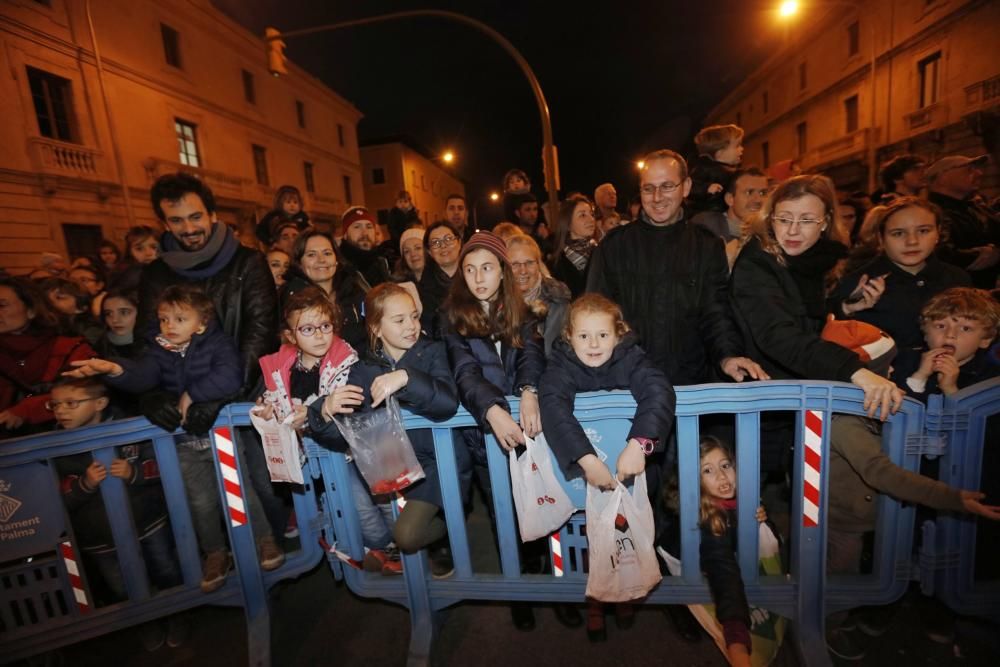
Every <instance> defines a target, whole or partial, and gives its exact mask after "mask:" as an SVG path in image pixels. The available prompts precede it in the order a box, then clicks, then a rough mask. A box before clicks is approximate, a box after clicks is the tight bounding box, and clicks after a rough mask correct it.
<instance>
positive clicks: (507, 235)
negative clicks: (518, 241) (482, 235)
mask: <svg viewBox="0 0 1000 667" xmlns="http://www.w3.org/2000/svg"><path fill="white" fill-rule="evenodd" d="M493 233H494V234H496V235H497V236H499V237H500V238H501V239H503V240H504V241H505V242H506V241H509V240H510V239H512V238H513V237H515V236H526V234H525V233H524V232H523V231H521V228H520V227H518V226H517V225H515V224H514V223H513V222H501V223H500V224H498V225H497V226H496V227H494V228H493Z"/></svg>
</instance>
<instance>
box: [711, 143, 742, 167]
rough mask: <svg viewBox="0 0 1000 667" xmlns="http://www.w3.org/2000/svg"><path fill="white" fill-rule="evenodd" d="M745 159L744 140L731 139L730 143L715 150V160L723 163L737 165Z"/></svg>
mask: <svg viewBox="0 0 1000 667" xmlns="http://www.w3.org/2000/svg"><path fill="white" fill-rule="evenodd" d="M742 159H743V142H742V141H741V140H736V141H730V142H729V144H728V145H727V146H726V147H725V148H723V149H721V150H717V151H715V161H716V162H721V163H722V164H728V165H737V164H739V163H740V161H741V160H742Z"/></svg>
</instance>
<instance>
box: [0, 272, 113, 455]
mask: <svg viewBox="0 0 1000 667" xmlns="http://www.w3.org/2000/svg"><path fill="white" fill-rule="evenodd" d="M57 326H58V321H57V320H56V317H55V315H53V314H52V312H51V311H50V310H49V306H48V304H47V303H46V301H45V297H44V296H43V295H42V294H41V293H40V292H39V291H38V289H37V288H36V287H35V286H34V285H32V284H30V283H28V282H27V281H20V280H17V279H16V278H5V279H2V280H0V439H3V438H8V437H14V436H17V435H27V434H28V433H32V432H37V431H40V430H43V429H42V425H44V424H47V423H48V422H51V421H52V420H53V415H52V412H50V411H49V410H48V409H47V408H46V407H45V404H46V403H47V402H48V400H49V388H50V386H51V385H52V383H53V382H55V381H56V380H57V379H59V374H60V373H61V372H62V371H64V370H68V368H69V362H71V361H78V360H81V359H89V358H91V357H93V356H95V352H94V350H93V349H91V347H90V345H89V344H87V342H86V341H85V340H84V339H83V338H79V337H73V336H60V335H59V334H58V329H57Z"/></svg>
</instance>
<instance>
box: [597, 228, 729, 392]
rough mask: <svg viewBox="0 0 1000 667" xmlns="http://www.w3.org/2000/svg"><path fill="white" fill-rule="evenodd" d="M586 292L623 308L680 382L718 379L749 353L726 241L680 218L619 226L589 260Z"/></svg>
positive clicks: (649, 349)
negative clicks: (737, 318) (732, 296)
mask: <svg viewBox="0 0 1000 667" xmlns="http://www.w3.org/2000/svg"><path fill="white" fill-rule="evenodd" d="M589 270H590V274H589V277H588V281H587V291H590V292H600V293H602V294H604V295H605V296H607V297H609V298H610V299H611V300H612V301H614V302H615V303H617V304H618V305H620V306H621V307H622V311H623V312H624V314H625V319H626V321H628V323H629V326H630V327H632V329H633V330H634V331H635V332H636V333H637V334H638V336H639V344H640V345H642V347H643V349H644V350H646V353H647V354H648V355H649V358H650V360H652V362H653V363H654V364H656V367H657V368H659V369H660V370H661V371H663V372H664V373H666V374H667V377H668V378H670V381H671V383H673V385H674V386H678V385H685V384H695V383H698V382H706V381H709V380H712V379H717V378H718V377H719V372H718V370H717V369H718V364H719V363H720V362H721V361H722V360H723V359H724V358H726V357H736V356H742V355H743V342H742V340H741V338H740V333H739V330H738V329H737V327H736V325H735V323H734V322H733V317H732V309H731V306H730V304H729V290H728V281H729V262H728V261H727V260H726V252H725V248H724V246H723V244H722V241H721V240H720V239H719V238H718V237H717V236H715V235H714V234H713V233H712V232H710V231H708V230H707V229H705V228H704V227H700V226H697V225H691V224H690V223H689V222H688V221H686V220H681V221H679V222H677V223H674V224H672V225H654V224H652V223H651V222H649V221H648V220H647V219H646V217H645V214H644V213H643V214H642V215H640V220H637V221H636V222H633V223H630V224H628V225H625V226H623V227H616V228H615V229H613V230H611V232H610V233H609V234H608V235H607V236H606V237H605V238H604V241H602V242H601V244H600V245H599V246H598V247H597V249H596V250H595V251H594V254H593V255H592V256H591V258H590V268H589Z"/></svg>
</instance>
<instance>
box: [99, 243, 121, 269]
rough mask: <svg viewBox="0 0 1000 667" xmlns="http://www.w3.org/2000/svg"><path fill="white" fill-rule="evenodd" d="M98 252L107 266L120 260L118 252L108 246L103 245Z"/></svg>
mask: <svg viewBox="0 0 1000 667" xmlns="http://www.w3.org/2000/svg"><path fill="white" fill-rule="evenodd" d="M97 254H99V255H100V256H101V261H102V262H104V265H105V266H114V265H115V263H116V262H117V261H118V253H116V252H115V251H114V249H113V248H109V247H108V246H103V247H102V248H101V249H100V250H98V251H97Z"/></svg>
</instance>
